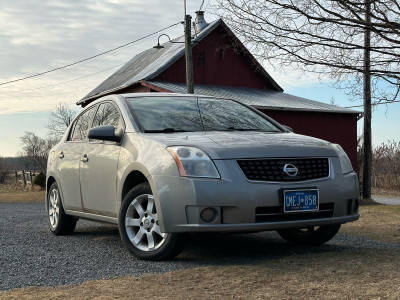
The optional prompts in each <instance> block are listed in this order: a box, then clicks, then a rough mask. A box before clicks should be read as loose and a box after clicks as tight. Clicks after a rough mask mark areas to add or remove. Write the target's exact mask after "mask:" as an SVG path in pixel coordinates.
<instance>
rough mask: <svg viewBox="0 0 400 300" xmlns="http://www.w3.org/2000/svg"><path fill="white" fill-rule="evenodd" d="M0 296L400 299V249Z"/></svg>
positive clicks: (299, 257)
mask: <svg viewBox="0 0 400 300" xmlns="http://www.w3.org/2000/svg"><path fill="white" fill-rule="evenodd" d="M0 298H1V299H57V300H58V299H69V298H73V299H76V300H80V299H274V298H276V299H400V251H390V252H389V251H377V252H373V251H365V252H353V253H351V254H350V253H346V255H344V254H343V253H319V254H315V253H314V254H312V255H300V254H296V255H292V256H288V257H284V258H281V259H274V260H272V261H265V262H263V263H259V264H257V265H242V266H228V267H221V266H218V267H201V268H195V269H190V270H184V271H175V272H170V273H165V274H150V275H145V276H141V277H124V278H115V279H107V280H99V281H92V282H87V283H84V284H81V285H76V286H62V287H56V288H48V287H47V288H45V287H40V288H25V289H17V290H12V291H2V292H0Z"/></svg>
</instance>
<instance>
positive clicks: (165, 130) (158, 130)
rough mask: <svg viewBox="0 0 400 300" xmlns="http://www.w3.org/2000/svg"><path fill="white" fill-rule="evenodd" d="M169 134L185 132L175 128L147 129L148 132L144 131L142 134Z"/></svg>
mask: <svg viewBox="0 0 400 300" xmlns="http://www.w3.org/2000/svg"><path fill="white" fill-rule="evenodd" d="M170 132H187V130H183V129H175V128H164V129H149V130H145V131H144V133H170Z"/></svg>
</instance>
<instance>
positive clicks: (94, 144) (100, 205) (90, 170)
mask: <svg viewBox="0 0 400 300" xmlns="http://www.w3.org/2000/svg"><path fill="white" fill-rule="evenodd" d="M102 125H112V126H114V127H115V130H116V131H121V130H122V131H123V130H124V127H125V126H124V121H123V119H122V117H121V114H120V112H119V110H118V108H117V107H116V106H115V105H114V104H113V103H112V102H104V103H101V104H100V105H99V108H98V110H97V112H96V114H95V116H94V119H93V127H95V126H102ZM82 153H83V155H82V158H81V162H80V181H81V190H82V204H83V209H84V211H85V212H88V213H93V214H100V215H104V216H110V217H116V216H117V201H116V194H117V168H118V158H119V154H120V145H119V144H118V143H115V142H108V141H99V140H90V141H88V142H87V143H85V145H84V149H83V152H82Z"/></svg>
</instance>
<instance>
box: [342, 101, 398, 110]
mask: <svg viewBox="0 0 400 300" xmlns="http://www.w3.org/2000/svg"><path fill="white" fill-rule="evenodd" d="M396 102H400V100H396V101H395V100H394V101H385V102H378V103H375V104H372V106H374V105H381V104H391V103H396ZM363 106H364V104H362V105H354V106H345V107H344V108H356V107H363Z"/></svg>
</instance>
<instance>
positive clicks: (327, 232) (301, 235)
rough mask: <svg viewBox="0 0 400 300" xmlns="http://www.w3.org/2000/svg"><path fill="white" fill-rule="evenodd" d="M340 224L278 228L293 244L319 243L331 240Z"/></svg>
mask: <svg viewBox="0 0 400 300" xmlns="http://www.w3.org/2000/svg"><path fill="white" fill-rule="evenodd" d="M340 226H341V224H334V225H323V226H311V227H307V228H296V229H284V230H278V234H279V235H280V236H281V237H282V238H283V239H285V240H286V241H288V242H290V243H294V244H303V245H321V244H323V243H326V242H328V241H329V240H331V239H332V238H333V237H334V236H335V235H336V234H337V233H338V231H339V229H340Z"/></svg>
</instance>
